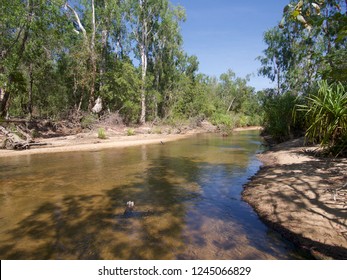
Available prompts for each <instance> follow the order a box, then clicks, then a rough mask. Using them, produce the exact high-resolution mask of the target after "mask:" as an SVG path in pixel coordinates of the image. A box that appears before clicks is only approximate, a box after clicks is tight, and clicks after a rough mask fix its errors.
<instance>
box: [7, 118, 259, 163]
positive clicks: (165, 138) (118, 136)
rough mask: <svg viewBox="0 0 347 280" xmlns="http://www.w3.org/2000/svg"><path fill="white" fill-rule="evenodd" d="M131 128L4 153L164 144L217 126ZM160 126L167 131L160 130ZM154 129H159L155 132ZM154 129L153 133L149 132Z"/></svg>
mask: <svg viewBox="0 0 347 280" xmlns="http://www.w3.org/2000/svg"><path fill="white" fill-rule="evenodd" d="M260 129H261V127H245V128H237V129H235V131H244V130H260ZM128 130H129V128H123V129H122V130H119V129H117V130H114V131H112V130H109V131H106V134H107V139H99V138H98V132H97V130H94V131H91V132H88V133H79V134H76V135H68V136H62V137H51V138H39V139H35V141H36V142H37V143H44V144H45V145H44V146H38V147H33V148H31V149H28V150H21V151H14V150H4V149H0V157H13V156H21V155H34V154H48V153H60V152H76V151H95V150H101V149H108V148H124V147H131V146H141V145H149V144H161V143H165V142H169V141H176V140H180V139H183V138H187V137H190V136H192V135H194V134H198V133H207V132H214V131H215V130H216V127H214V126H212V125H211V124H209V123H207V122H206V123H203V125H202V126H201V127H198V128H194V129H188V128H185V129H182V130H181V131H180V132H179V133H177V132H176V133H172V134H171V133H170V134H169V133H166V132H165V129H160V128H156V129H153V128H149V127H140V128H137V129H136V130H135V129H134V130H133V133H134V134H135V135H131V136H127V131H128ZM160 130H163V132H162V133H161V132H160V133H158V132H159V131H160ZM153 131H158V132H157V133H153ZM149 132H151V133H149Z"/></svg>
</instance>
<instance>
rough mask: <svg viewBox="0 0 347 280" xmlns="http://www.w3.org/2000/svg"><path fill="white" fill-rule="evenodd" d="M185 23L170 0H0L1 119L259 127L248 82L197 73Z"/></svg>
mask: <svg viewBox="0 0 347 280" xmlns="http://www.w3.org/2000/svg"><path fill="white" fill-rule="evenodd" d="M184 19H185V12H184V9H183V8H182V7H176V6H173V5H172V4H171V3H170V2H169V0H79V1H63V0H14V1H2V4H1V9H0V37H1V41H0V55H1V62H0V90H1V96H0V115H1V116H2V117H6V116H21V117H29V118H35V117H42V118H51V119H60V118H66V117H69V116H70V115H71V114H76V113H78V112H90V113H91V112H94V113H99V114H102V113H103V112H118V113H119V114H120V115H121V117H122V118H123V120H124V122H126V123H140V124H143V123H145V122H148V121H154V120H165V121H167V122H175V121H177V120H182V119H189V118H208V119H210V120H211V121H212V122H214V123H216V124H222V125H225V126H234V125H241V126H243V125H251V124H259V122H260V109H259V108H260V106H259V102H258V99H257V95H256V93H255V91H254V89H253V88H252V87H250V86H248V85H247V79H246V78H238V77H236V76H235V74H234V73H233V72H232V71H231V70H228V71H227V72H226V73H225V74H223V75H221V77H220V79H216V78H211V77H208V76H206V75H203V74H200V73H199V72H198V66H199V62H198V58H197V57H196V56H194V55H192V56H191V55H188V54H186V53H185V52H184V50H183V48H182V44H183V40H182V36H181V34H180V23H181V22H182V21H184ZM95 104H98V105H97V106H95Z"/></svg>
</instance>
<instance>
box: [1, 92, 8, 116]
mask: <svg viewBox="0 0 347 280" xmlns="http://www.w3.org/2000/svg"><path fill="white" fill-rule="evenodd" d="M1 91H2V92H1V94H0V117H1V118H6V116H7V110H8V101H9V99H10V92H9V91H8V90H6V89H1Z"/></svg>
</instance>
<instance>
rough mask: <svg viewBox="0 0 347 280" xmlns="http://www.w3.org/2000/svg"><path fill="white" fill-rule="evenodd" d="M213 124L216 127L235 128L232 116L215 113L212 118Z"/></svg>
mask: <svg viewBox="0 0 347 280" xmlns="http://www.w3.org/2000/svg"><path fill="white" fill-rule="evenodd" d="M210 120H211V123H212V124H213V125H216V126H226V127H229V128H233V126H234V123H233V121H232V119H231V116H230V114H225V113H220V112H215V113H214V114H213V115H212V116H211V118H210Z"/></svg>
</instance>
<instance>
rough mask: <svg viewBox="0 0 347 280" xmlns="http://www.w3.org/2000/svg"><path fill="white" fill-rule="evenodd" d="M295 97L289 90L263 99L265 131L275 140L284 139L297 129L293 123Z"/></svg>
mask: <svg viewBox="0 0 347 280" xmlns="http://www.w3.org/2000/svg"><path fill="white" fill-rule="evenodd" d="M296 103H297V97H296V96H294V95H293V94H291V93H290V92H287V93H285V94H284V95H273V94H270V95H268V96H266V97H265V98H264V100H263V107H264V125H265V132H266V133H269V134H270V135H271V136H272V137H273V138H274V139H275V140H276V141H285V140H287V139H289V138H290V137H291V136H292V135H293V131H294V130H295V129H297V128H296V127H295V123H294V117H293V110H294V108H295V106H296Z"/></svg>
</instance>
